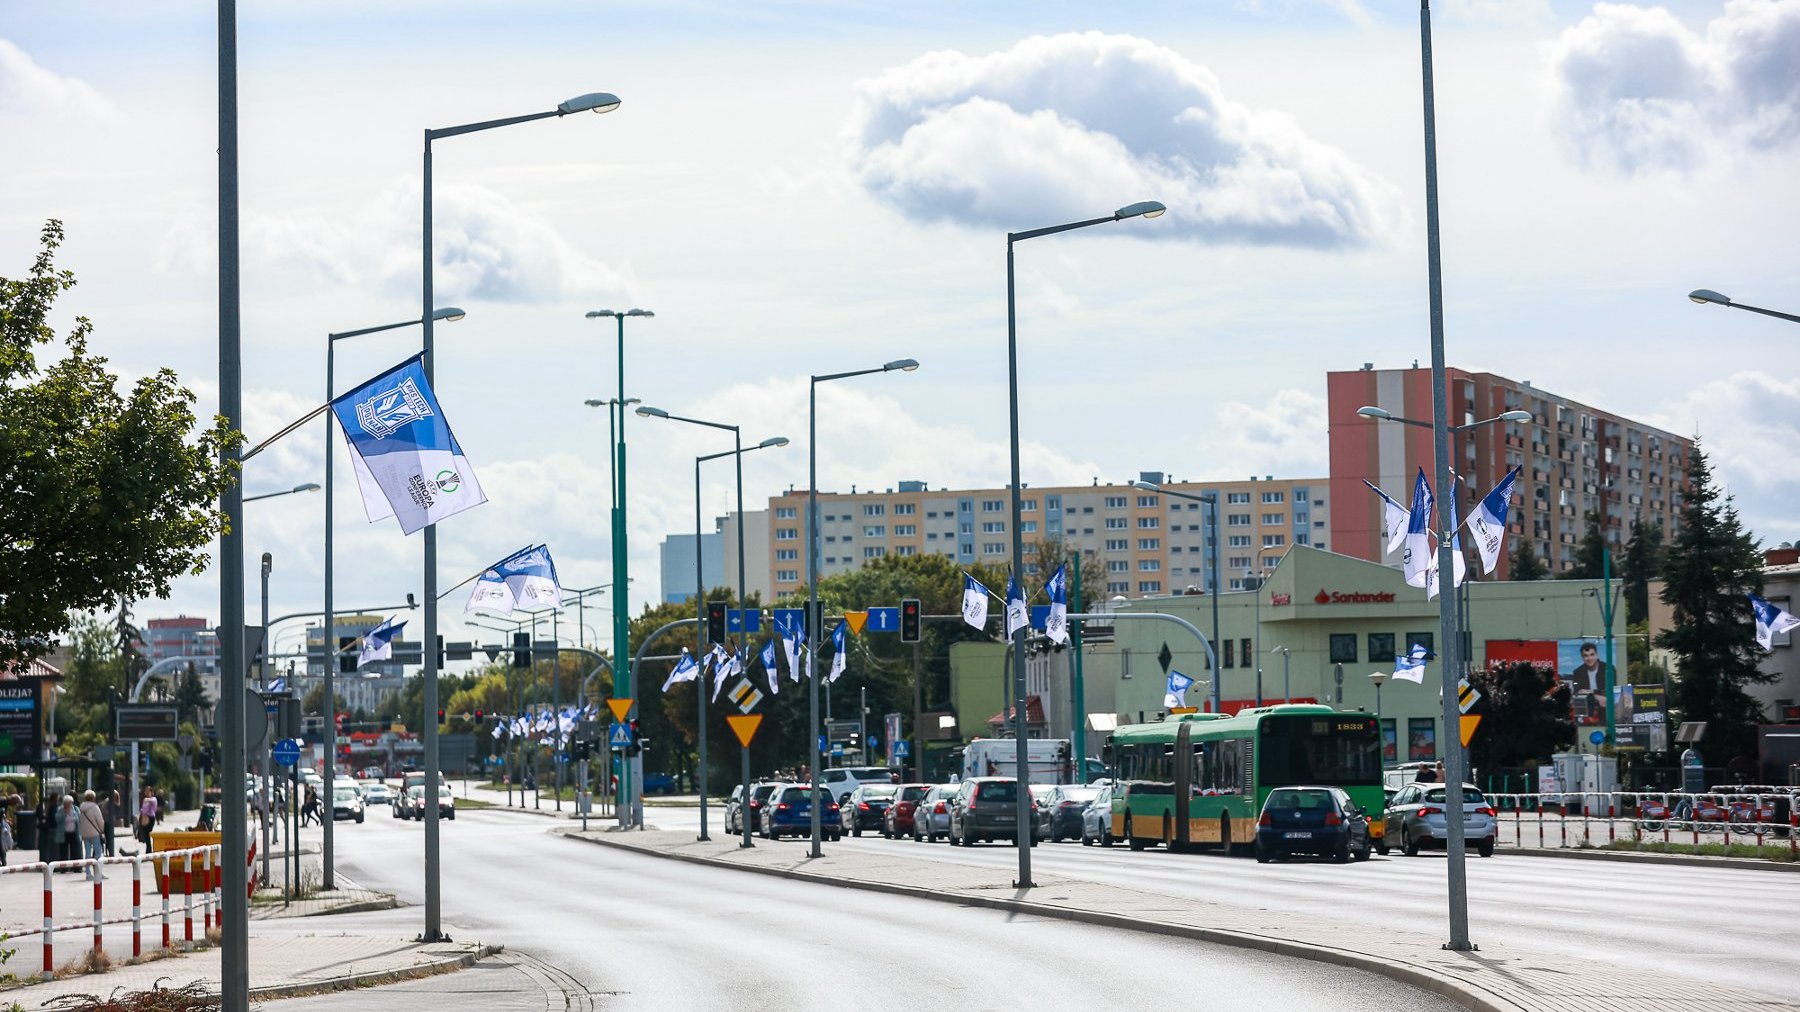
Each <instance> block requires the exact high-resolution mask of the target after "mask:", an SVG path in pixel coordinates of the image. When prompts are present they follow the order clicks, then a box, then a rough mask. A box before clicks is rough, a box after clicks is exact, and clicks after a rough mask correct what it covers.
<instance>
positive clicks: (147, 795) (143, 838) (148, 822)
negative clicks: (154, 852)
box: [137, 787, 157, 854]
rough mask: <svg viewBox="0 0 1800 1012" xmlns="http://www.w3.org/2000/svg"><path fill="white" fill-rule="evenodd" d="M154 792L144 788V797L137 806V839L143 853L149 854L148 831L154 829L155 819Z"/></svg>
mask: <svg viewBox="0 0 1800 1012" xmlns="http://www.w3.org/2000/svg"><path fill="white" fill-rule="evenodd" d="M156 809H157V805H156V792H155V791H154V790H152V789H150V788H148V787H146V788H144V797H143V801H142V803H141V804H139V805H138V820H137V838H138V841H139V842H140V843H142V844H143V845H144V853H146V854H148V853H150V831H151V830H153V829H155V828H156V817H157V810H156Z"/></svg>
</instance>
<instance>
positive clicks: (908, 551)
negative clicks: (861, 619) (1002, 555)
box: [319, 545, 919, 699]
mask: <svg viewBox="0 0 1800 1012" xmlns="http://www.w3.org/2000/svg"><path fill="white" fill-rule="evenodd" d="M918 551H919V550H918V549H917V548H914V547H913V546H911V545H900V546H899V547H897V548H895V549H894V554H895V555H900V556H910V555H916V554H918ZM319 698H320V699H324V698H325V697H324V696H320V697H319Z"/></svg>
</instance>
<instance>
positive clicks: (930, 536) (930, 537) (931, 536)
mask: <svg viewBox="0 0 1800 1012" xmlns="http://www.w3.org/2000/svg"><path fill="white" fill-rule="evenodd" d="M925 540H926V541H936V540H937V532H936V531H932V532H931V533H930V534H927V535H925ZM319 698H321V699H323V698H325V697H323V696H321V697H319Z"/></svg>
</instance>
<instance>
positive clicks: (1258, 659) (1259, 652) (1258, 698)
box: [1255, 556, 1263, 706]
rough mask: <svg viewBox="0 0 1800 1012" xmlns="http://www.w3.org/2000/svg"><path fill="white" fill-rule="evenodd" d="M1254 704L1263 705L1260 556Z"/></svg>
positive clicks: (1257, 573) (1259, 561)
mask: <svg viewBox="0 0 1800 1012" xmlns="http://www.w3.org/2000/svg"><path fill="white" fill-rule="evenodd" d="M1256 565H1257V572H1256V629H1255V635H1256V705H1257V706H1261V705H1263V694H1262V592H1263V577H1262V557H1261V556H1258V557H1257V559H1256Z"/></svg>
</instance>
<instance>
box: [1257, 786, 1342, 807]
mask: <svg viewBox="0 0 1800 1012" xmlns="http://www.w3.org/2000/svg"><path fill="white" fill-rule="evenodd" d="M1268 807H1269V808H1274V809H1280V810H1292V809H1296V808H1298V809H1302V810H1304V811H1312V810H1313V809H1316V808H1334V807H1335V805H1334V804H1333V802H1332V797H1331V792H1330V791H1327V790H1315V791H1270V792H1269V803H1268Z"/></svg>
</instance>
